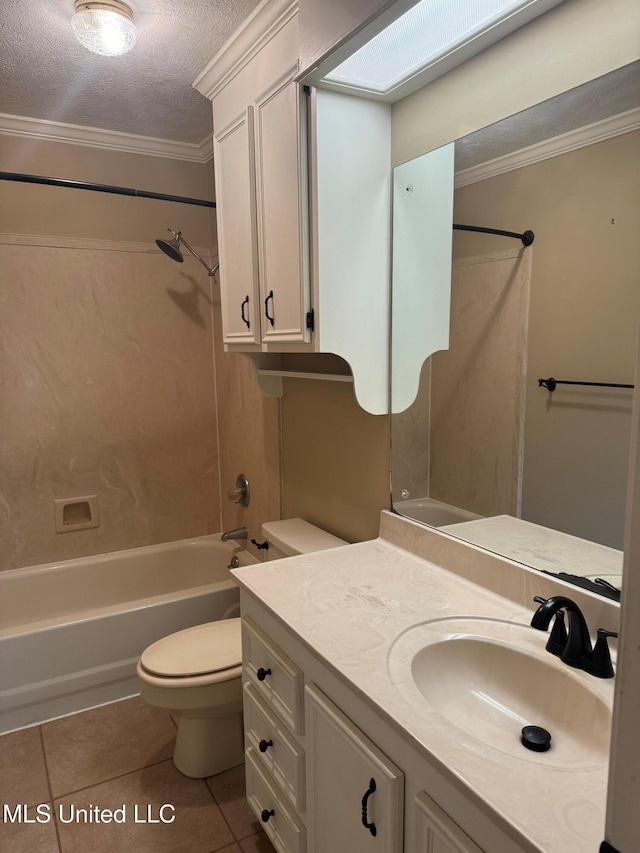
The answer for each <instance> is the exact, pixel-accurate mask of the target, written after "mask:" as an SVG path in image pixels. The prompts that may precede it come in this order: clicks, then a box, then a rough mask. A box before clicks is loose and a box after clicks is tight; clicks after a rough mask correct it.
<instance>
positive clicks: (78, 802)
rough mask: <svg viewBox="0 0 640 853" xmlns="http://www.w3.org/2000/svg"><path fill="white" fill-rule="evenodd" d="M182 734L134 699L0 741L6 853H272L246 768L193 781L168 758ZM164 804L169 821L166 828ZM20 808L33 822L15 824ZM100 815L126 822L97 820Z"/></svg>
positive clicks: (1, 834)
mask: <svg viewBox="0 0 640 853" xmlns="http://www.w3.org/2000/svg"><path fill="white" fill-rule="evenodd" d="M175 732H176V727H175V723H174V720H173V718H172V717H171V715H170V714H169V713H168V712H166V711H162V710H160V709H158V708H152V707H150V706H149V705H147V704H146V703H145V702H143V701H142V700H141V699H139V698H135V699H127V700H125V701H123V702H116V703H115V704H112V705H106V706H104V707H102V708H96V709H94V710H91V711H84V712H82V713H80V714H74V715H73V716H71V717H64V718H63V719H60V720H54V721H53V722H50V723H44V724H43V725H41V726H35V727H33V728H30V729H23V730H22V731H18V732H12V733H11V734H8V735H3V736H2V737H0V850H2V853H128V851H132V853H133V851H135V853H214V851H215V853H273V849H274V848H273V847H272V845H271V843H270V842H269V839H268V838H267V836H266V835H265V834H264V832H263V831H262V829H261V826H260V824H259V822H258V821H257V820H256V819H255V817H254V816H253V813H252V812H251V811H250V809H249V806H248V805H247V802H246V799H245V792H244V766H243V765H241V766H240V767H235V768H233V769H232V770H228V771H227V772H226V773H221V774H219V775H218V776H210V777H209V778H208V779H188V778H187V777H186V776H183V775H182V774H181V773H179V772H178V771H177V770H176V768H175V767H174V766H173V761H172V759H171V755H172V752H173V742H174V739H175ZM165 804H168V805H170V806H173V808H174V810H175V811H172V810H171V809H169V808H165V809H164V811H163V812H162V815H163V816H164V817H166V818H169V817H171V816H173V815H174V816H175V819H174V820H173V821H172V822H168V820H167V822H166V823H165V822H161V821H160V814H161V811H160V810H161V807H162V806H163V805H165ZM19 805H20V806H23V805H24V806H25V807H26V808H27V812H26V813H27V816H28V818H29V819H30V820H31V821H33V822H32V823H27V822H26V821H25V820H21V821H18V820H17V819H16V814H17V813H16V807H17V806H19ZM5 806H8V807H9V814H7V811H6V808H5ZM37 806H40V810H39V811H36V808H37ZM80 809H84V810H86V811H85V812H84V813H83V812H79V811H78V810H80ZM103 809H110V810H111V811H114V810H115V813H114V817H117V818H118V819H119V821H118V822H115V820H114V821H112V822H110V823H107V822H105V821H104V819H103V820H99V821H96V820H95V817H96V816H99V815H100V814H101V813H102V814H103V815H104V812H101V810H103ZM85 815H86V817H85ZM49 816H50V818H51V819H50V820H47V817H49ZM105 816H106V815H105ZM38 817H40V821H38ZM10 818H13V821H12V820H11V819H10ZM76 818H79V820H76ZM91 818H93V820H91ZM123 818H124V820H123ZM153 821H156V822H155V823H154V822H153Z"/></svg>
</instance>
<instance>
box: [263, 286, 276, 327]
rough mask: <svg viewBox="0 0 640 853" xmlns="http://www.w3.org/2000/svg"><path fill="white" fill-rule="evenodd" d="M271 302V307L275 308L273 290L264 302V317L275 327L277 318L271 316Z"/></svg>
mask: <svg viewBox="0 0 640 853" xmlns="http://www.w3.org/2000/svg"><path fill="white" fill-rule="evenodd" d="M269 300H271V306H272V307H273V290H270V291H269V295H268V296H267V298H266V299H265V300H264V316H265V317H266V318H267V320H268V321H269V322H270V323H271V325H272V326H273V325H274V324H275V323H274V321H275V317H273V316H272V315H271V314H269Z"/></svg>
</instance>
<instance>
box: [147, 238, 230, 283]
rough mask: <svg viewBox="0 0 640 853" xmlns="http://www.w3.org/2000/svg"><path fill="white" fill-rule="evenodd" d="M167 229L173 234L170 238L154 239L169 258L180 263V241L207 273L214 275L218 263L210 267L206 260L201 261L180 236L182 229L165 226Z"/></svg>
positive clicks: (181, 259) (181, 258)
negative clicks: (177, 229) (176, 229)
mask: <svg viewBox="0 0 640 853" xmlns="http://www.w3.org/2000/svg"><path fill="white" fill-rule="evenodd" d="M167 231H170V232H171V233H172V234H173V239H172V240H156V246H157V247H158V248H159V249H162V251H163V252H164V253H165V255H167V257H169V258H171V260H172V261H178V263H180V264H181V263H182V262H183V261H184V258H183V257H182V252H181V251H180V243H182V245H183V246H184V247H185V249H186V250H187V251H188V252H190V253H191V254H192V255H193V257H194V258H196V259H197V260H198V261H200V263H201V264H202V266H203V267H204V268H205V269H206V271H207V273H208V274H209V275H215V274H216V270H217V269H218V267H219V266H220V264H214V265H213V266H212V267H210V266H209V264H207V262H206V261H203V260H202V258H201V257H200V255H199V254H198V253H197V252H196V250H195V249H192V248H191V246H190V245H189V244H188V243H187V241H186V240H185V239H184V237H183V236H182V231H173V230H172V229H171V228H167Z"/></svg>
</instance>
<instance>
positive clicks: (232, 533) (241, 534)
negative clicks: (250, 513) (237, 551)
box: [220, 527, 247, 542]
mask: <svg viewBox="0 0 640 853" xmlns="http://www.w3.org/2000/svg"><path fill="white" fill-rule="evenodd" d="M246 538H247V528H246V527H236V529H235V530H227V531H226V533H223V534H222V536H221V537H220V541H221V542H229V540H231V539H246Z"/></svg>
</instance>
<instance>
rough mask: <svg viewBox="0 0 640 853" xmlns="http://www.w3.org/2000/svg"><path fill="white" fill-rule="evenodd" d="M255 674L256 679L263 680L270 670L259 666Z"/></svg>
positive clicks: (269, 673)
mask: <svg viewBox="0 0 640 853" xmlns="http://www.w3.org/2000/svg"><path fill="white" fill-rule="evenodd" d="M256 675H257V676H258V681H264V680H265V678H266V677H267V676H268V675H271V670H270V669H263V668H262V667H260V669H259V670H258V672H257V673H256Z"/></svg>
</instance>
